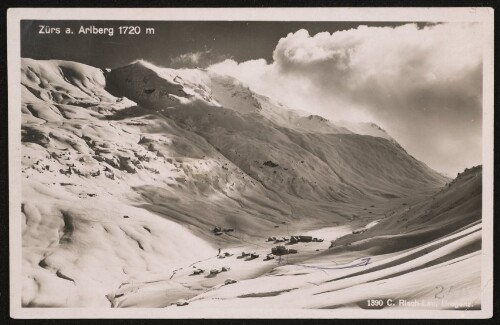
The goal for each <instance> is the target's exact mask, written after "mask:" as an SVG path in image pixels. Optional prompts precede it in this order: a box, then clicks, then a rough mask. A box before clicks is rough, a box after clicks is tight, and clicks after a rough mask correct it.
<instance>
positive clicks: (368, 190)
mask: <svg viewBox="0 0 500 325" xmlns="http://www.w3.org/2000/svg"><path fill="white" fill-rule="evenodd" d="M21 73H22V81H21V83H22V104H21V110H22V145H23V146H22V176H23V177H22V184H23V205H22V212H23V217H24V222H23V227H24V228H23V260H24V264H23V272H24V276H25V282H24V290H23V305H25V306H103V305H105V306H108V305H110V301H111V304H114V302H113V301H112V299H110V298H109V297H110V296H109V294H110V293H111V292H115V293H116V290H117V289H118V288H119V287H120V286H121V285H123V284H125V283H131V281H132V282H133V281H139V280H138V279H142V278H145V277H146V278H148V279H149V277H151V276H153V277H154V276H155V274H161V275H162V276H163V275H164V274H169V275H170V274H172V276H173V274H175V272H176V270H179V269H180V268H182V267H183V266H185V265H187V264H190V263H192V262H194V261H199V260H203V259H206V258H207V256H215V254H216V253H217V248H218V247H236V246H238V245H242V244H246V245H253V243H255V242H259V241H261V240H262V238H267V236H270V235H272V234H275V233H279V232H281V233H283V232H284V231H285V229H284V228H285V227H286V228H287V230H286V231H287V232H291V231H292V232H293V231H303V230H305V229H310V230H311V229H317V228H320V227H332V226H346V225H349V227H359V226H363V225H366V224H367V223H368V222H370V221H373V220H379V219H380V218H383V217H386V216H387V213H388V211H389V210H390V209H391V208H392V207H394V205H395V204H401V202H408V203H409V204H413V203H415V204H417V202H419V203H418V204H423V203H421V202H424V201H423V200H427V199H428V197H429V195H432V194H435V193H438V192H439V191H440V190H441V189H442V188H443V186H445V184H446V183H447V182H449V179H447V178H446V177H444V176H442V175H440V174H439V173H437V172H436V171H434V170H432V169H430V168H429V167H427V166H426V165H425V164H423V163H422V162H420V161H418V160H416V159H415V158H413V157H412V156H411V155H409V154H408V153H407V152H406V151H405V150H404V149H403V148H402V147H401V146H400V145H399V144H398V143H397V141H396V140H395V139H392V138H391V137H390V136H389V135H388V134H387V133H386V132H385V131H384V130H382V129H381V128H379V127H378V126H377V125H375V124H370V123H365V124H355V123H348V122H339V123H337V122H331V121H328V120H326V119H324V118H322V117H320V116H315V115H308V114H307V113H304V112H298V111H294V110H292V109H289V108H287V107H283V105H282V104H280V103H277V102H275V101H273V100H272V99H270V98H267V97H265V96H262V95H259V94H256V93H254V92H252V91H251V90H250V89H248V87H246V86H245V85H243V84H241V83H240V82H239V81H238V80H235V79H233V78H229V77H227V76H221V75H216V74H213V73H211V72H209V71H205V70H200V69H190V70H188V69H181V70H175V69H167V68H159V67H156V66H154V65H152V64H150V63H147V62H144V61H136V62H134V63H131V64H130V65H127V66H124V67H121V68H117V69H113V70H106V69H99V68H94V67H90V66H87V65H84V64H80V63H75V62H68V61H56V60H51V61H36V60H32V59H23V60H22V71H21ZM451 186H454V185H451ZM368 207H375V208H373V209H370V211H369V213H368V210H367V208H368ZM476 210H477V209H476ZM476 212H477V211H476ZM450 218H451V219H450V220H453V217H452V216H450ZM467 220H468V219H467ZM384 222H385V223H387V222H389V221H384ZM450 222H451V221H450ZM415 224H416V226H415V227H417V228H418V227H421V228H426V227H431V228H432V227H435V226H436V225H437V224H438V223H432V222H431V223H430V224H426V223H425V222H422V223H419V222H417V223H415ZM382 225H383V222H380V223H379V225H377V226H376V227H374V228H373V231H375V230H376V229H380V228H381V227H382ZM391 225H392V224H391ZM214 226H221V227H222V228H231V229H234V231H231V232H225V233H223V234H222V235H214V233H213V232H212V228H214ZM391 227H392V226H388V227H387V228H385V229H393V228H394V227H392V228H391ZM398 229H399V228H398ZM412 229H413V228H412ZM388 231H389V230H388ZM366 234H368V232H366ZM432 239H434V238H432ZM342 240H345V239H342ZM429 240H431V238H429ZM415 245H417V244H415ZM327 247H328V245H327ZM162 276H160V277H162ZM245 276H246V277H248V278H250V277H254V276H255V274H253V273H252V274H247V275H245ZM162 279H163V278H162ZM211 281H212V280H211ZM214 281H215V280H214ZM211 284H215V282H213V281H212V282H210V283H209V284H207V285H208V286H210V285H211ZM165 285H167V286H172V287H169V288H170V289H171V290H173V292H177V293H176V294H174V295H173V296H174V297H183V298H186V297H191V296H193V294H192V293H189V294H187V295H186V293H185V289H179V287H178V286H179V284H178V283H177V284H175V283H172V282H169V283H168V284H165ZM170 289H169V290H170ZM142 298H143V299H145V300H144V301H151V299H153V300H155V298H154V297H153V298H151V297H149V298H148V297H142ZM142 298H141V299H142ZM113 299H114V298H113ZM148 299H149V300H148ZM170 300H171V299H170ZM170 300H169V301H170ZM141 301H142V300H141ZM144 301H142V303H139V305H141V304H143V305H144V304H145V305H148V304H147V303H144ZM155 301H157V300H155ZM161 301H162V303H165V301H163V300H161ZM130 304H131V305H133V304H132V303H130Z"/></svg>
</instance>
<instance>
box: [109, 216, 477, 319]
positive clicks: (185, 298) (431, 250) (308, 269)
mask: <svg viewBox="0 0 500 325" xmlns="http://www.w3.org/2000/svg"><path fill="white" fill-rule="evenodd" d="M351 231H352V229H351V227H350V226H340V227H331V228H323V229H319V230H315V231H309V232H307V233H303V234H306V235H312V236H315V237H318V238H324V239H325V241H324V242H309V243H297V244H293V245H290V244H288V245H286V246H287V247H293V248H295V249H297V251H298V253H297V254H290V255H284V256H282V257H281V258H279V259H278V257H276V258H275V259H271V260H265V257H266V255H267V254H268V253H270V250H271V247H274V246H275V245H277V244H275V243H273V242H258V243H253V244H248V245H246V246H243V247H233V248H228V249H223V250H222V254H221V256H220V257H217V256H207V258H206V259H203V260H199V261H194V262H193V263H191V264H189V265H185V266H183V267H181V268H179V269H177V270H175V271H174V272H170V271H168V272H165V273H162V272H151V273H142V274H140V275H138V276H136V277H135V278H133V279H130V280H129V281H127V282H125V283H123V284H122V285H120V288H119V289H118V290H116V291H114V292H113V293H111V294H110V295H108V299H109V300H110V302H111V304H112V306H113V307H167V308H168V309H174V310H176V309H178V308H183V309H188V310H191V309H192V310H204V309H217V310H220V309H222V310H238V309H246V308H251V309H253V308H258V309H273V310H275V309H290V308H292V309H297V308H299V309H304V308H306V309H332V308H333V309H335V308H341V307H348V308H363V309H372V308H374V309H381V308H404V309H408V308H409V309H462V310H463V309H477V308H480V301H479V300H478V299H479V293H480V285H481V283H480V269H479V268H477V265H478V264H479V263H480V259H481V250H480V239H481V223H474V224H471V225H468V226H467V227H465V228H464V229H462V230H460V231H458V232H456V233H454V234H452V235H449V236H445V237H443V238H439V239H437V240H435V241H432V242H430V243H427V244H425V245H420V246H417V247H415V248H412V249H408V250H405V251H400V252H396V253H388V254H381V255H376V256H368V255H365V254H364V253H365V252H362V251H361V252H357V251H348V250H343V251H340V252H339V253H337V254H332V253H331V252H330V250H329V249H328V247H329V245H330V240H334V239H335V238H337V237H340V236H343V235H346V234H350V233H351ZM395 237H397V236H395ZM278 244H281V243H278ZM242 252H253V253H256V254H258V255H259V257H257V258H255V259H252V258H251V257H249V256H247V257H242V256H241V253H242ZM224 253H228V254H230V256H225V257H223V256H224ZM222 268H226V269H228V270H227V271H223V272H220V273H218V274H214V275H211V274H210V270H221V269H222ZM198 269H202V270H204V272H203V273H201V274H198V275H194V274H193V271H195V270H198ZM450 274H453V276H450ZM372 300H373V301H375V302H372V304H378V303H379V302H378V301H382V305H380V306H378V305H375V306H370V305H369V304H370V302H369V301H372ZM173 312H175V311H173Z"/></svg>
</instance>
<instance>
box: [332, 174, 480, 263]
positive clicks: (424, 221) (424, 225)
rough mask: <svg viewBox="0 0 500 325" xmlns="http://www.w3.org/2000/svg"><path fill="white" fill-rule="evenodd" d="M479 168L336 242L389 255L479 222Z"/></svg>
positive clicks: (459, 176)
mask: <svg viewBox="0 0 500 325" xmlns="http://www.w3.org/2000/svg"><path fill="white" fill-rule="evenodd" d="M481 218H482V166H476V167H473V168H471V169H467V170H465V171H464V172H462V173H460V174H458V176H457V178H455V179H454V180H453V181H452V182H450V183H448V184H447V185H446V186H445V187H444V188H443V189H442V190H441V191H439V192H438V193H436V194H435V195H433V196H432V197H430V198H428V199H426V200H422V201H421V202H418V203H417V204H415V205H411V206H406V205H404V206H402V207H401V208H399V209H396V210H394V211H393V212H392V213H390V214H389V215H388V216H387V217H386V218H385V219H383V220H381V221H380V222H379V223H378V224H377V225H375V226H373V227H371V228H369V229H368V230H366V231H365V232H363V233H360V234H352V235H347V236H345V237H342V238H340V239H338V240H336V241H335V243H334V245H335V247H341V246H343V245H344V244H348V245H349V247H348V249H349V250H368V251H370V253H373V254H382V253H388V252H392V251H393V250H395V249H397V250H402V249H405V248H409V247H414V246H417V245H420V244H423V243H427V242H430V241H432V240H435V239H436V238H439V237H441V236H445V235H449V234H452V233H454V232H458V231H459V230H461V229H463V228H464V227H467V226H471V225H473V224H476V223H478V222H481Z"/></svg>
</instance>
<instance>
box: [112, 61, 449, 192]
mask: <svg viewBox="0 0 500 325" xmlns="http://www.w3.org/2000/svg"><path fill="white" fill-rule="evenodd" d="M107 80H108V86H107V88H108V89H109V90H110V91H111V92H112V93H114V94H117V95H120V96H123V95H125V96H127V97H128V98H130V99H132V100H134V101H136V102H138V103H140V104H141V105H143V106H144V107H145V108H152V109H161V113H162V115H163V116H165V117H167V118H169V119H172V120H174V121H176V123H177V124H179V125H180V126H181V127H183V128H184V129H186V130H189V131H193V132H195V133H197V134H199V135H201V136H202V137H203V138H205V139H206V140H207V141H208V142H209V143H210V144H211V145H213V146H214V147H215V148H217V149H218V150H220V152H221V153H222V154H223V155H224V156H225V157H226V158H228V159H229V160H230V161H231V162H233V163H234V164H235V165H236V166H238V167H239V168H241V169H242V170H243V171H244V172H245V173H247V174H248V175H250V176H251V177H252V178H254V179H256V180H259V181H261V182H262V183H263V184H264V185H265V186H266V187H267V188H271V189H273V190H276V191H279V192H285V193H288V194H292V195H295V196H298V197H300V198H306V199H311V200H344V199H345V197H347V196H358V195H360V194H361V195H374V196H379V197H393V196H399V195H408V194H409V193H414V191H428V190H429V189H433V188H434V189H435V188H438V187H440V186H442V185H443V184H444V182H445V181H446V178H445V177H443V176H441V175H440V174H438V173H436V172H435V171H433V170H431V169H430V168H428V167H427V166H425V165H424V164H423V163H421V162H419V161H417V160H416V159H414V158H413V157H411V156H409V155H408V154H407V153H406V152H405V151H404V150H403V149H402V148H401V147H400V146H399V145H398V144H397V143H395V142H394V141H387V140H386V139H385V138H380V137H372V136H360V135H353V133H352V132H351V131H349V130H347V129H346V128H339V127H336V126H335V125H334V124H332V123H330V122H328V121H327V120H325V119H323V118H321V117H319V116H309V117H300V116H299V115H296V114H291V113H290V112H289V111H286V110H285V109H282V111H284V113H281V112H279V111H278V110H279V108H278V109H277V108H276V107H274V106H273V105H272V104H271V103H270V102H268V101H266V98H265V97H262V96H258V95H256V94H253V93H252V92H251V91H250V90H248V88H245V87H244V86H242V85H241V84H239V83H238V82H237V81H234V80H233V79H230V78H229V77H225V78H222V77H220V76H214V75H212V74H209V73H205V72H202V71H198V70H195V71H192V70H181V71H176V70H172V69H164V68H158V67H153V66H151V65H150V64H148V63H145V62H141V61H139V62H136V63H134V64H132V65H129V66H125V67H123V68H119V69H115V70H113V71H111V73H110V74H109V76H108V77H107ZM174 85H175V87H174ZM171 88H176V89H177V93H178V96H177V97H172V95H170V93H169V91H168V89H171ZM158 94H159V95H158ZM162 94H164V95H162ZM271 112H272V113H271ZM280 114H283V115H284V117H282V118H281V119H280V118H278V116H279V115H280ZM323 124H324V127H322V126H321V125H323ZM379 131H380V130H379ZM380 134H382V133H380ZM384 134H385V133H384ZM265 161H271V162H272V163H273V164H277V165H279V166H274V167H271V168H268V166H266V165H263V162H265Z"/></svg>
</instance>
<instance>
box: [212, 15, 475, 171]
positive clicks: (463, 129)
mask: <svg viewBox="0 0 500 325" xmlns="http://www.w3.org/2000/svg"><path fill="white" fill-rule="evenodd" d="M482 45H483V42H482V33H481V25H480V24H475V23H464V24H462V23H447V24H437V25H427V26H425V27H423V28H419V27H418V26H417V25H416V24H406V25H402V26H398V27H367V26H359V27H357V28H355V29H350V30H346V31H338V32H334V33H332V34H330V33H328V32H322V33H318V34H316V35H314V36H311V35H309V33H308V31H307V30H304V29H301V30H299V31H297V32H295V33H290V34H288V35H287V36H286V37H284V38H282V39H280V41H279V42H278V44H277V45H276V48H275V50H274V52H273V62H271V63H267V62H266V61H265V60H252V61H247V62H241V63H237V62H235V61H233V60H225V61H223V62H220V63H218V64H215V65H212V66H211V67H210V68H209V69H210V70H212V71H215V72H218V73H224V74H228V75H231V76H234V77H236V78H238V79H240V80H242V81H243V82H245V83H247V84H248V85H249V86H250V88H252V89H253V90H255V91H256V92H260V93H263V94H265V95H268V96H273V97H276V98H278V99H279V100H280V101H282V102H284V103H285V104H287V105H289V106H291V107H297V108H300V109H303V110H306V111H309V112H311V113H314V114H319V115H323V116H325V117H327V118H329V119H332V120H340V119H346V120H351V121H374V122H376V123H378V124H380V125H381V126H382V127H384V128H385V129H386V130H387V131H388V132H389V133H390V134H391V135H392V136H394V137H395V138H396V139H397V140H398V141H399V142H400V143H401V144H402V145H403V146H404V147H405V148H406V149H407V150H408V151H409V152H410V153H411V154H413V155H414V156H415V157H417V158H418V159H420V160H423V161H424V162H426V163H428V164H429V165H430V166H431V167H433V168H435V169H437V170H439V171H443V172H446V173H449V174H455V173H457V172H458V171H460V170H463V169H464V168H465V167H469V166H471V165H475V164H479V163H481V125H482V119H481V117H482Z"/></svg>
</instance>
